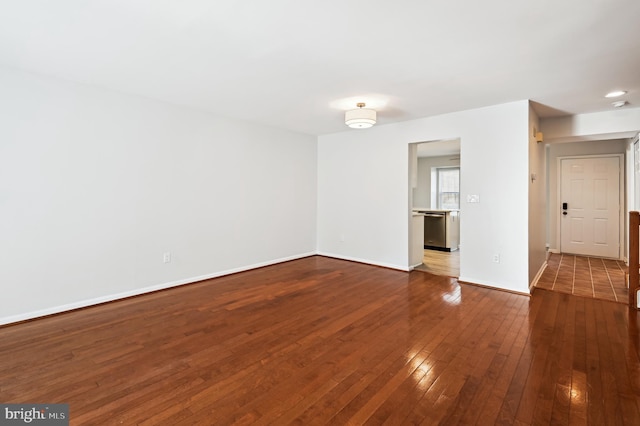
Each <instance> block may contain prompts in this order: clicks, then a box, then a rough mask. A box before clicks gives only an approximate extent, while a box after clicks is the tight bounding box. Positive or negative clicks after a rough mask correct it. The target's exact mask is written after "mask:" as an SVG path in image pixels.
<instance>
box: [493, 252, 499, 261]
mask: <svg viewBox="0 0 640 426" xmlns="http://www.w3.org/2000/svg"><path fill="white" fill-rule="evenodd" d="M493 261H494V262H495V263H500V255H499V254H494V255H493Z"/></svg>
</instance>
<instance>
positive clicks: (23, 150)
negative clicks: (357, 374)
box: [0, 69, 406, 323]
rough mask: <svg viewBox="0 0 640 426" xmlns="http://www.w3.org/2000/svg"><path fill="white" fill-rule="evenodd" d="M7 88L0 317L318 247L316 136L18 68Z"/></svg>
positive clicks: (2, 99)
mask: <svg viewBox="0 0 640 426" xmlns="http://www.w3.org/2000/svg"><path fill="white" fill-rule="evenodd" d="M0 93H2V96H0V117H2V119H1V120H0V236H1V237H0V283H2V297H1V298H0V323H7V322H12V321H18V320H22V319H26V318H31V317H34V316H38V315H43V314H48V313H53V312H58V311H60V310H64V309H68V308H73V307H78V306H84V305H86V304H90V303H95V302H100V301H104V300H109V299H112V298H114V297H121V296H127V295H132V294H137V293H140V292H143V291H147V290H153V289H156V288H162V287H166V286H170V285H174V284H180V283H185V282H189V281H192V280H194V279H199V278H204V277H209V276H216V275H220V274H224V273H227V272H231V271H236V270H242V269H246V268H249V267H252V266H258V265H262V264H268V263H273V262H276V261H279V260H284V259H289V258H295V257H299V256H303V255H306V254H312V253H315V249H316V241H315V230H316V164H317V163H316V138H315V137H311V136H307V135H302V134H295V133H290V132H286V131H281V130H276V129H273V128H268V127H263V126H258V125H253V124H248V123H244V122H240V121H233V120H229V119H224V118H220V117H216V116H212V115H209V114H206V113H202V112H198V111H194V110H189V109H183V108H178V107H174V106H170V105H167V104H163V103H159V102H154V101H151V100H146V99H143V98H138V97H133V96H125V95H121V94H118V93H114V92H109V91H106V90H100V89H95V88H91V87H87V86H80V85H75V84H71V83H66V82H62V81H58V80H53V79H49V78H45V77H39V76H35V75H30V74H26V73H21V72H18V71H14V70H9V69H0ZM405 162H406V160H405ZM167 251H170V252H171V253H172V261H171V262H170V263H168V264H163V262H162V258H163V253H164V252H167Z"/></svg>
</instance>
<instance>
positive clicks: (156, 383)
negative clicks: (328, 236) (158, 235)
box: [0, 256, 640, 425]
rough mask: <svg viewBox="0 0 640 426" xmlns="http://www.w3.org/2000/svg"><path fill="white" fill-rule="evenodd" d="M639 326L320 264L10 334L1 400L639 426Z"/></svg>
mask: <svg viewBox="0 0 640 426" xmlns="http://www.w3.org/2000/svg"><path fill="white" fill-rule="evenodd" d="M639 324H640V321H639V319H638V315H637V312H636V311H631V310H629V308H628V307H627V306H625V305H622V304H619V303H612V302H608V301H602V300H595V299H590V298H583V297H578V296H573V295H569V294H561V293H556V292H551V291H546V290H540V289H539V290H536V292H535V294H534V295H533V296H532V297H531V298H530V297H527V296H522V295H517V294H512V293H508V292H502V291H496V290H490V289H486V288H482V287H477V286H471V285H464V284H459V283H458V282H457V281H456V280H455V279H452V278H447V277H437V276H433V275H431V274H428V273H424V272H411V273H405V272H399V271H394V270H388V269H384V268H378V267H374V266H368V265H362V264H358V263H352V262H346V261H341V260H336V259H329V258H325V257H319V256H314V257H309V258H305V259H300V260H296V261H291V262H287V263H283V264H279V265H274V266H270V267H266V268H261V269H257V270H253V271H248V272H244V273H239V274H235V275H231V276H227V277H222V278H218V279H215V280H209V281H204V282H200V283H196V284H192V285H187V286H183V287H179V288H174V289H170V290H166V291H162V292H157V293H153V294H148V295H144V296H140V297H136V298H131V299H127V300H122V301H118V302H113V303H109V304H105V305H101V306H97V307H92V308H87V309H83V310H79V311H75V312H69V313H65V314H61V315H57V316H53V317H49V318H44V319H40V320H34V321H30V322H25V323H21V324H16V325H12V326H7V327H3V328H0V401H1V402H3V403H25V402H37V403H68V404H70V417H71V424H72V425H121V424H122V425H135V424H141V425H213V424H215V425H218V424H220V425H225V424H300V425H316V424H317V425H322V424H331V425H343V424H354V425H360V424H389V425H398V424H425V425H435V424H447V425H453V424H460V425H471V424H481V425H489V424H504V425H514V424H521V425H524V424H527V425H528V424H538V425H542V424H553V425H565V424H580V425H583V424H590V425H605V424H626V425H637V424H640V409H639V406H640V359H639V345H640V344H639V332H638V330H639Z"/></svg>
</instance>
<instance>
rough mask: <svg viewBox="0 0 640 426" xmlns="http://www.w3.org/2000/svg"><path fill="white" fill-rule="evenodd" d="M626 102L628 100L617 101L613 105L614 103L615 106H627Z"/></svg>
mask: <svg viewBox="0 0 640 426" xmlns="http://www.w3.org/2000/svg"><path fill="white" fill-rule="evenodd" d="M626 104H627V101H615V102H613V103H612V104H611V105H613V106H614V107H615V108H620V107H623V106H625V105H626Z"/></svg>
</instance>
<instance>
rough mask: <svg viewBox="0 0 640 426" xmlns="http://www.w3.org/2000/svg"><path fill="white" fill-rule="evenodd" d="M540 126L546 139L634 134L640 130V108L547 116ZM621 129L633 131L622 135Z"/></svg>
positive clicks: (567, 140)
mask: <svg viewBox="0 0 640 426" xmlns="http://www.w3.org/2000/svg"><path fill="white" fill-rule="evenodd" d="M540 127H541V128H542V131H543V132H544V139H545V141H546V142H580V141H584V140H585V139H586V138H589V140H607V139H620V138H630V137H632V136H633V134H634V133H637V132H638V131H640V108H629V107H624V108H617V109H612V110H609V111H602V112H592V113H588V114H576V115H572V116H563V117H554V118H545V119H543V120H541V123H540ZM620 133H631V134H627V135H624V136H623V135H620Z"/></svg>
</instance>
